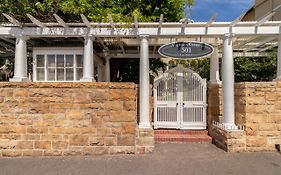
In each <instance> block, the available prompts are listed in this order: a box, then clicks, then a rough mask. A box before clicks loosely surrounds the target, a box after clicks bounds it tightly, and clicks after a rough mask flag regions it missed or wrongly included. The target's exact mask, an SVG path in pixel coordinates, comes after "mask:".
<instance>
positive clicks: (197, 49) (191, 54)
mask: <svg viewBox="0 0 281 175" xmlns="http://www.w3.org/2000/svg"><path fill="white" fill-rule="evenodd" d="M213 51H214V48H213V47H212V46H211V45H209V44H206V43H201V42H175V43H169V44H165V45H163V46H161V47H160V48H159V50H158V52H159V54H160V55H162V56H164V57H172V58H185V59H186V58H199V57H204V56H208V55H210V54H212V53H213Z"/></svg>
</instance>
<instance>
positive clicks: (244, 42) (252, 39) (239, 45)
mask: <svg viewBox="0 0 281 175" xmlns="http://www.w3.org/2000/svg"><path fill="white" fill-rule="evenodd" d="M257 38H259V37H256V36H254V37H251V38H250V39H248V40H246V41H243V42H242V43H239V44H238V45H235V46H234V48H235V49H239V48H241V47H242V46H244V45H246V44H247V43H250V42H252V41H254V40H256V39H257Z"/></svg>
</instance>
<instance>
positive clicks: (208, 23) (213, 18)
mask: <svg viewBox="0 0 281 175" xmlns="http://www.w3.org/2000/svg"><path fill="white" fill-rule="evenodd" d="M217 16H218V14H217V13H215V14H213V16H212V17H211V18H210V20H209V21H208V22H207V23H206V25H205V27H206V28H208V27H210V26H211V25H212V23H213V22H215V21H216V19H217Z"/></svg>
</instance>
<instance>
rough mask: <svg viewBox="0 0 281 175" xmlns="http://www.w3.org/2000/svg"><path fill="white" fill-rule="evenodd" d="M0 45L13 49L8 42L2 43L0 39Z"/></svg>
mask: <svg viewBox="0 0 281 175" xmlns="http://www.w3.org/2000/svg"><path fill="white" fill-rule="evenodd" d="M0 46H2V47H5V48H7V49H13V50H14V49H15V47H14V46H11V45H9V44H6V43H3V42H1V41H0Z"/></svg>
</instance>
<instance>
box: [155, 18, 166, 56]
mask: <svg viewBox="0 0 281 175" xmlns="http://www.w3.org/2000/svg"><path fill="white" fill-rule="evenodd" d="M163 20H164V15H163V14H161V15H160V18H159V25H158V30H157V34H158V35H161V29H162V24H163ZM156 42H158V38H156ZM155 52H156V46H154V47H153V52H152V53H153V54H154V53H155Z"/></svg>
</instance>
